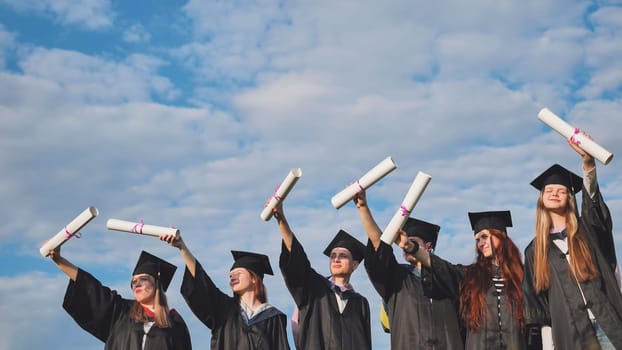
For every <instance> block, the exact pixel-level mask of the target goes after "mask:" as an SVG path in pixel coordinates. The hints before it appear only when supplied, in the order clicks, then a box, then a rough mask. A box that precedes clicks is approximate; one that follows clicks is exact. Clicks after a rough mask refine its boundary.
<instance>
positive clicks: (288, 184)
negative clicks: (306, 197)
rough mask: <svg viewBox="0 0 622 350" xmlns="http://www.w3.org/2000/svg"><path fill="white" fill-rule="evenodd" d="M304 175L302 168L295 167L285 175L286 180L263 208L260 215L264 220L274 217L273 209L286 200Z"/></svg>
mask: <svg viewBox="0 0 622 350" xmlns="http://www.w3.org/2000/svg"><path fill="white" fill-rule="evenodd" d="M301 176H302V170H301V169H300V168H293V169H292V170H290V171H289V174H287V176H286V177H285V180H283V182H282V183H281V185H280V186H279V187H277V188H276V190H275V191H274V195H272V198H270V202H268V205H267V206H266V207H265V208H264V209H263V211H262V212H261V214H260V215H259V216H260V217H261V218H262V219H263V220H264V221H268V220H270V219H271V218H272V209H274V207H276V206H277V204H279V203H280V202H281V201H284V200H285V197H287V195H288V194H289V191H291V190H292V188H293V187H294V185H295V184H296V182H297V181H298V179H300V177H301Z"/></svg>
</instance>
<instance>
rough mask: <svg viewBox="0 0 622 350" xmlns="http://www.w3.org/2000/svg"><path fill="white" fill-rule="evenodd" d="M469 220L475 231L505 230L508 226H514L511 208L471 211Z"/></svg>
mask: <svg viewBox="0 0 622 350" xmlns="http://www.w3.org/2000/svg"><path fill="white" fill-rule="evenodd" d="M469 220H470V221H471V228H472V229H473V233H478V232H479V231H481V230H484V229H497V230H501V231H504V232H505V231H506V228H508V227H512V216H511V215H510V211H509V210H503V211H482V212H477V213H471V212H469Z"/></svg>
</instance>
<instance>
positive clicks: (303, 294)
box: [279, 237, 371, 350]
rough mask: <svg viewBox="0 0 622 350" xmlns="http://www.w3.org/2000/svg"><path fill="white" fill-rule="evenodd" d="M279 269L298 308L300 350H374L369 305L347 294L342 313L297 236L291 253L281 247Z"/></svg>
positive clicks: (328, 283) (365, 300) (353, 295)
mask: <svg viewBox="0 0 622 350" xmlns="http://www.w3.org/2000/svg"><path fill="white" fill-rule="evenodd" d="M279 267H280V268H281V272H282V273H283V277H284V279H285V284H286V285H287V288H288V289H289V292H290V294H291V295H292V297H293V298H294V301H295V302H296V305H297V306H298V310H299V313H298V325H299V327H298V339H297V340H296V348H297V349H313V350H317V349H325V350H342V349H343V350H366V349H371V328H370V321H369V320H370V317H369V314H370V312H369V303H368V302H367V299H366V298H365V297H363V296H362V295H360V294H358V293H356V292H347V293H345V294H346V295H347V296H346V295H344V298H345V297H347V298H348V303H347V304H346V307H345V309H344V310H343V313H339V306H338V305H337V298H336V296H335V293H334V292H333V290H332V289H331V284H330V281H329V280H328V279H327V278H326V277H323V276H322V275H320V274H318V273H317V272H316V271H315V270H313V269H312V268H311V264H310V262H309V259H308V258H307V255H306V253H305V252H304V249H303V248H302V246H301V245H300V243H299V242H298V240H297V239H296V237H294V239H293V243H292V250H291V252H289V251H288V250H287V247H285V244H284V243H283V244H282V247H281V256H280V259H279Z"/></svg>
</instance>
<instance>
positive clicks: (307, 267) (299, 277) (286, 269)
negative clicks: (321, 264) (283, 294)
mask: <svg viewBox="0 0 622 350" xmlns="http://www.w3.org/2000/svg"><path fill="white" fill-rule="evenodd" d="M279 267H280V269H281V273H282V274H283V279H284V280H285V285H286V286H287V289H288V290H289V292H290V294H291V295H292V297H293V298H294V302H296V305H297V306H298V307H299V308H301V307H302V306H305V305H307V303H308V301H309V298H310V297H311V295H312V290H313V286H314V285H316V283H317V279H318V276H319V275H318V274H317V272H315V270H313V268H312V267H311V262H310V261H309V258H308V257H307V254H306V253H305V251H304V249H303V247H302V245H301V244H300V242H299V241H298V239H296V236H294V238H293V240H292V249H291V251H288V250H287V247H286V246H285V243H282V245H281V256H280V258H279ZM319 277H321V276H319ZM321 278H323V277H321ZM322 283H324V282H322Z"/></svg>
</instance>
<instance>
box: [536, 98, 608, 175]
mask: <svg viewBox="0 0 622 350" xmlns="http://www.w3.org/2000/svg"><path fill="white" fill-rule="evenodd" d="M538 119H540V120H541V121H542V122H544V123H545V124H546V125H548V126H550V127H551V128H552V129H553V130H555V131H557V132H558V133H559V134H561V135H562V136H564V137H565V138H570V137H572V138H574V140H575V143H576V144H577V145H579V147H581V149H583V150H584V151H585V152H587V153H589V154H590V155H591V156H592V157H594V158H596V159H598V160H599V161H600V162H601V163H603V164H605V165H607V164H609V162H611V160H612V159H613V154H611V152H609V151H607V150H606V149H604V148H603V147H601V146H600V145H599V144H597V143H596V142H594V140H590V138H588V137H587V136H585V135H583V134H582V133H581V132H580V130H579V129H577V128H574V127H572V126H570V125H569V124H568V123H566V122H565V121H564V120H562V119H561V118H560V117H558V116H557V115H556V114H555V113H553V112H551V111H550V110H549V109H548V108H542V109H541V110H540V112H539V113H538Z"/></svg>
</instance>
